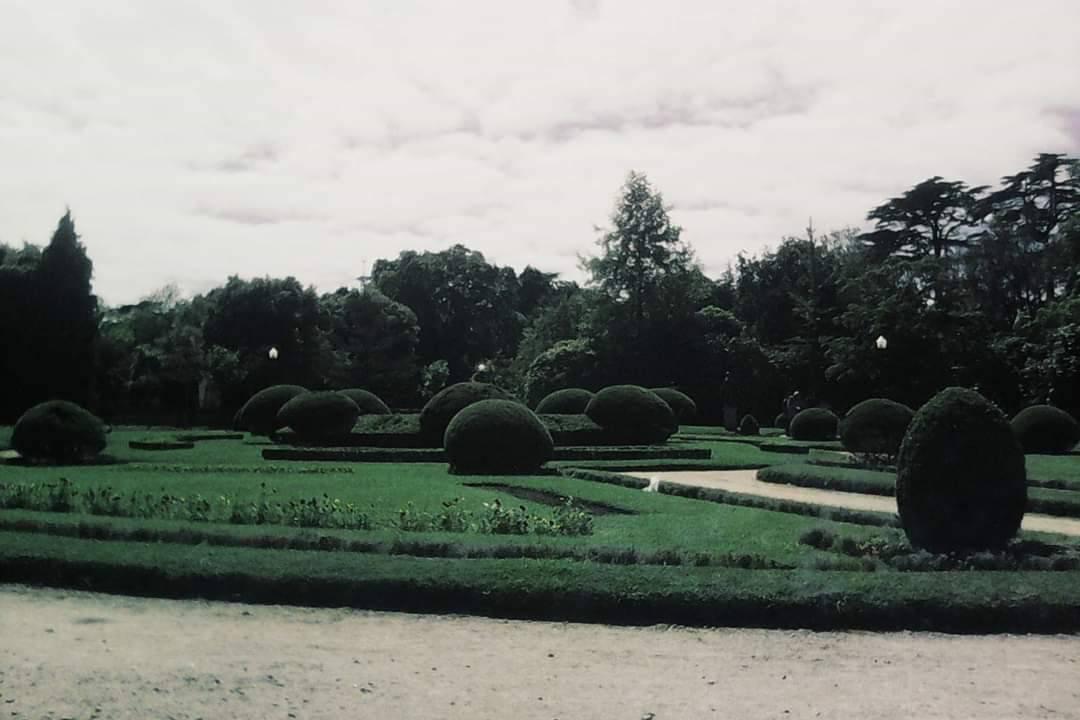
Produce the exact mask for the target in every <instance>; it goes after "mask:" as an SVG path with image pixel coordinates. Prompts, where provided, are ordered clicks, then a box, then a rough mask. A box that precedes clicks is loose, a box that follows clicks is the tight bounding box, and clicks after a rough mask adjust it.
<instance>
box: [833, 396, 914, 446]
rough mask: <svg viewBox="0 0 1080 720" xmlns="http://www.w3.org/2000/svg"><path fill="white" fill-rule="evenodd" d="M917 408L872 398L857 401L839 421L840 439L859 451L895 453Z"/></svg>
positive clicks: (845, 444) (844, 443)
mask: <svg viewBox="0 0 1080 720" xmlns="http://www.w3.org/2000/svg"><path fill="white" fill-rule="evenodd" d="M913 417H915V412H914V411H913V410H912V409H911V408H909V407H908V406H907V405H904V404H902V403H898V402H894V401H892V400H886V399H885V398H870V399H869V400H863V401H862V402H861V403H858V404H856V405H854V406H852V408H851V409H850V410H848V411H847V414H845V415H844V419H843V420H842V421H841V422H840V442H841V443H842V444H843V445H844V449H845V450H848V451H850V452H856V453H868V454H875V455H896V453H898V452H900V443H901V442H902V441H903V440H904V433H905V432H907V429H908V425H910V424H911V418H913Z"/></svg>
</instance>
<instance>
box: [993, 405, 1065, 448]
mask: <svg viewBox="0 0 1080 720" xmlns="http://www.w3.org/2000/svg"><path fill="white" fill-rule="evenodd" d="M1010 424H1011V425H1012V429H1013V432H1014V433H1016V439H1017V440H1019V441H1020V447H1022V448H1024V452H1026V453H1046V454H1058V453H1067V452H1069V451H1070V450H1072V449H1073V448H1074V447H1076V443H1078V442H1080V424H1078V423H1077V422H1076V420H1074V419H1073V416H1072V415H1070V414H1069V413H1067V412H1065V411H1064V410H1061V409H1059V408H1056V407H1054V406H1053V405H1032V406H1031V407H1029V408H1024V409H1023V410H1021V411H1020V412H1018V413H1017V414H1016V417H1014V418H1013V419H1012V423H1010Z"/></svg>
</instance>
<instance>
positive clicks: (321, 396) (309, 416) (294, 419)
mask: <svg viewBox="0 0 1080 720" xmlns="http://www.w3.org/2000/svg"><path fill="white" fill-rule="evenodd" d="M358 417H360V408H358V407H357V406H356V403H354V402H353V401H352V400H350V399H349V398H347V397H345V396H344V395H343V394H341V393H338V392H325V391H324V392H307V393H301V394H300V395H297V396H296V397H294V398H293V399H292V400H290V401H289V402H287V403H285V404H284V405H282V406H281V409H280V410H278V414H277V425H278V427H285V426H288V427H291V428H292V429H293V431H294V432H295V433H296V434H297V435H299V436H300V437H301V438H303V439H305V440H331V439H334V438H340V437H342V436H343V435H348V434H349V432H350V431H351V430H352V428H353V425H355V424H356V418H358Z"/></svg>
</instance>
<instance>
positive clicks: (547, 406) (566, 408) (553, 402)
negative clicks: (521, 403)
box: [536, 388, 593, 415]
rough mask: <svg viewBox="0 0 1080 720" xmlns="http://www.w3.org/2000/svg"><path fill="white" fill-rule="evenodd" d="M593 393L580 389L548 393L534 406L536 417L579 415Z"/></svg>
mask: <svg viewBox="0 0 1080 720" xmlns="http://www.w3.org/2000/svg"><path fill="white" fill-rule="evenodd" d="M592 398H593V393H591V392H589V391H588V390H583V389H582V388H563V389H562V390H556V391H555V392H552V393H548V394H547V395H545V396H544V398H543V399H542V400H541V401H540V402H538V403H537V404H536V412H537V414H538V415H543V414H549V415H550V414H558V415H581V414H583V413H584V412H585V408H586V407H587V406H588V404H589V401H590V400H592Z"/></svg>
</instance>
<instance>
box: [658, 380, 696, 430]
mask: <svg viewBox="0 0 1080 720" xmlns="http://www.w3.org/2000/svg"><path fill="white" fill-rule="evenodd" d="M652 391H653V392H654V393H656V394H657V395H658V396H660V399H661V400H663V401H664V402H666V403H667V404H668V407H670V408H671V412H673V413H675V419H676V420H677V421H678V422H679V424H680V425H685V424H688V423H690V422H691V421H693V419H694V418H695V417H697V403H696V402H694V400H693V398H691V397H690V396H689V395H687V394H686V393H684V392H679V391H678V390H676V389H675V388H670V387H662V388H652Z"/></svg>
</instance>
